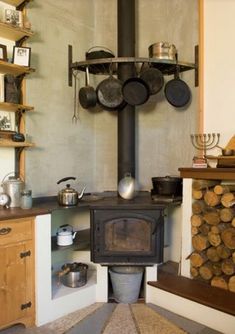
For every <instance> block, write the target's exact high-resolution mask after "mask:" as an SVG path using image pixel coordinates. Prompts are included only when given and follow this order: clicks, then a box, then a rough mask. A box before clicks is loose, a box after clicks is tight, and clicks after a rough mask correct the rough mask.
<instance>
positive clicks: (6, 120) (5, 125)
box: [0, 111, 13, 131]
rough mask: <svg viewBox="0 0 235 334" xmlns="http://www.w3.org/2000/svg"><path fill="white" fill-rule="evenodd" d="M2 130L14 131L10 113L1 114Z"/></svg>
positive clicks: (0, 128) (0, 123)
mask: <svg viewBox="0 0 235 334" xmlns="http://www.w3.org/2000/svg"><path fill="white" fill-rule="evenodd" d="M0 130H4V131H12V130H13V128H12V121H11V113H10V112H3V111H1V112H0Z"/></svg>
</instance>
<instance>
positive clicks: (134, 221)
mask: <svg viewBox="0 0 235 334" xmlns="http://www.w3.org/2000/svg"><path fill="white" fill-rule="evenodd" d="M151 226H152V224H151V222H150V221H147V220H143V219H139V218H125V219H123V218H122V219H120V218H119V219H113V220H111V221H108V222H106V223H105V251H112V252H127V251H128V252H140V251H144V252H149V251H150V250H151Z"/></svg>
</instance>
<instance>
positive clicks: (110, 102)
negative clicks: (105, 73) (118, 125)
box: [96, 63, 126, 111]
mask: <svg viewBox="0 0 235 334" xmlns="http://www.w3.org/2000/svg"><path fill="white" fill-rule="evenodd" d="M96 95H97V100H98V102H99V104H100V105H101V107H103V108H104V109H106V110H109V111H112V110H117V109H121V108H123V107H124V105H125V104H126V103H125V101H124V99H123V95H122V81H121V80H119V79H117V78H115V77H114V76H113V63H111V64H110V66H109V77H108V78H106V79H104V80H103V81H101V82H100V83H99V84H98V86H97V88H96Z"/></svg>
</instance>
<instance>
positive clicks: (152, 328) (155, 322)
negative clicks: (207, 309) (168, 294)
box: [130, 304, 187, 334]
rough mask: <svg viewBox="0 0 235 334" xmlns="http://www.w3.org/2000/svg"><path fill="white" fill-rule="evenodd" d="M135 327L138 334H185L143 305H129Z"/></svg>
mask: <svg viewBox="0 0 235 334" xmlns="http://www.w3.org/2000/svg"><path fill="white" fill-rule="evenodd" d="M130 308H131V311H132V314H133V317H134V320H135V323H136V327H137V330H138V332H137V333H140V334H185V333H187V332H185V331H184V330H182V329H181V328H179V327H177V326H176V325H174V324H173V323H172V322H170V321H169V320H167V319H166V318H164V317H162V316H161V315H159V314H158V313H157V312H155V311H154V310H152V309H151V308H150V307H148V306H146V305H145V304H131V305H130Z"/></svg>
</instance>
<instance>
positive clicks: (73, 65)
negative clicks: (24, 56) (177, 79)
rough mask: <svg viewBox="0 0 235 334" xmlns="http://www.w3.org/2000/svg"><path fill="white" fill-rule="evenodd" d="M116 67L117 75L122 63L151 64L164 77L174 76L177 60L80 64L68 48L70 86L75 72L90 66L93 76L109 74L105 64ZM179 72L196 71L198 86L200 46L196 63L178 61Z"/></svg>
mask: <svg viewBox="0 0 235 334" xmlns="http://www.w3.org/2000/svg"><path fill="white" fill-rule="evenodd" d="M111 62H112V63H113V64H116V66H115V65H114V71H113V73H114V74H115V73H116V71H117V65H118V64H120V63H135V64H140V65H141V64H143V63H146V64H151V66H153V67H155V68H157V69H158V70H160V71H161V72H162V74H163V75H172V74H175V72H176V65H177V64H176V60H170V59H157V58H143V57H114V58H100V59H90V60H84V61H79V62H73V60H72V46H71V45H69V46H68V84H69V86H70V87H71V86H72V73H73V71H75V70H76V71H77V70H78V71H82V72H85V71H86V67H87V66H89V73H91V74H103V75H105V74H107V75H108V71H107V66H104V65H105V64H106V65H107V64H110V63H111ZM178 66H179V72H185V71H189V70H195V86H198V46H195V63H189V62H184V61H178Z"/></svg>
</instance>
